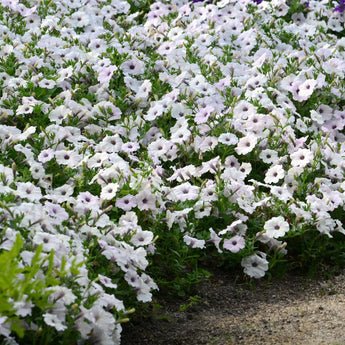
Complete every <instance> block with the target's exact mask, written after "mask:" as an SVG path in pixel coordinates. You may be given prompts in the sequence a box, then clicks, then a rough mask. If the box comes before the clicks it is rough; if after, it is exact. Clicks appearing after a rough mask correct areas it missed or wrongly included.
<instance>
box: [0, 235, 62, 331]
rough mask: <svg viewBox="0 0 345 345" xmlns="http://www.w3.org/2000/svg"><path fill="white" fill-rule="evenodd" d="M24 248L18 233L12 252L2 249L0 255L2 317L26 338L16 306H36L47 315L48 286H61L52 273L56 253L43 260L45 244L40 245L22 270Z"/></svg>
mask: <svg viewBox="0 0 345 345" xmlns="http://www.w3.org/2000/svg"><path fill="white" fill-rule="evenodd" d="M23 246H24V241H23V239H22V237H21V236H20V235H19V234H18V235H17V237H16V241H15V243H14V245H13V246H12V248H11V250H9V251H6V250H3V251H2V252H1V253H0V315H2V316H5V317H6V323H9V324H10V325H11V326H10V329H11V331H13V332H14V333H16V334H17V336H19V337H20V338H22V337H23V336H24V332H25V327H24V326H23V325H22V324H21V317H20V315H21V313H22V312H20V311H18V310H16V308H15V304H16V303H29V305H31V304H33V305H34V306H35V307H37V308H39V309H40V310H41V311H42V312H45V311H46V310H48V309H49V308H50V307H51V304H50V303H49V301H48V298H49V295H50V292H49V291H47V287H50V286H56V285H59V284H60V282H59V280H58V279H56V275H55V274H54V273H53V257H54V252H53V251H52V252H51V253H50V254H49V255H48V256H45V257H42V255H41V254H42V245H40V246H38V247H37V248H36V251H35V252H34V255H33V257H32V259H31V263H30V266H24V267H23V265H22V263H21V257H20V254H21V252H22V250H23ZM42 269H44V271H45V274H44V275H43V276H42V278H40V277H39V276H38V274H39V272H41V271H42ZM29 308H31V306H30V307H29ZM29 314H31V311H29Z"/></svg>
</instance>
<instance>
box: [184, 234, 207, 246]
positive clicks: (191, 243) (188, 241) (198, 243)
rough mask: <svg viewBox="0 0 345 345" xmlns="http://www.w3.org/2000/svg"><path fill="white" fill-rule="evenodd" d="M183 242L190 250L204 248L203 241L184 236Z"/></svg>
mask: <svg viewBox="0 0 345 345" xmlns="http://www.w3.org/2000/svg"><path fill="white" fill-rule="evenodd" d="M183 241H184V242H185V243H186V244H187V245H188V246H190V247H191V248H201V249H203V248H205V243H206V242H205V240H198V239H197V238H194V237H190V236H188V235H184V236H183Z"/></svg>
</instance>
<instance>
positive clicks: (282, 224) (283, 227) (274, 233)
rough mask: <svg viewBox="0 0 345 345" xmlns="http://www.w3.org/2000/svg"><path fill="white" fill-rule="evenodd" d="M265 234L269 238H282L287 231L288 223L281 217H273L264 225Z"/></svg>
mask: <svg viewBox="0 0 345 345" xmlns="http://www.w3.org/2000/svg"><path fill="white" fill-rule="evenodd" d="M264 229H265V230H266V232H265V234H266V235H267V236H269V237H271V238H278V237H282V236H284V235H285V234H286V233H287V232H288V231H289V223H288V222H287V221H286V220H285V219H284V218H283V217H282V216H279V217H273V218H271V219H270V220H268V221H266V223H265V225H264Z"/></svg>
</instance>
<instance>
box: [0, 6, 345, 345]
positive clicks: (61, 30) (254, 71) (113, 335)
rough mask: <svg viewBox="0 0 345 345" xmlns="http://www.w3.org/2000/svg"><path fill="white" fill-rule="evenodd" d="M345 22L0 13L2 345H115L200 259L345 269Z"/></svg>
mask: <svg viewBox="0 0 345 345" xmlns="http://www.w3.org/2000/svg"><path fill="white" fill-rule="evenodd" d="M343 9H344V3H343V1H342V0H341V1H340V2H337V1H328V0H321V1H320V0H310V1H308V2H307V1H296V0H290V1H283V0H271V1H269V0H261V1H256V0H255V1H252V0H240V1H238V0H236V1H235V0H221V1H213V2H212V3H210V1H205V2H204V1H189V2H188V1H187V0H172V1H165V2H164V1H163V2H153V1H151V2H150V1H140V0H128V1H125V0H113V1H112V0H108V1H96V0H73V1H70V0H66V1H63V0H62V1H53V2H52V1H34V0H32V1H30V0H27V1H16V0H1V7H0V32H1V35H0V39H1V44H0V85H1V87H0V97H1V98H0V145H1V150H0V194H1V198H0V219H1V222H0V230H1V232H0V238H1V241H0V339H1V342H2V343H3V344H11V345H12V344H50V343H59V344H71V343H73V344H109V345H110V344H120V342H121V341H120V340H121V323H122V322H126V321H128V319H129V318H130V315H131V314H132V313H133V312H134V308H138V307H139V308H140V306H142V305H143V304H145V303H149V302H151V300H152V296H153V293H154V292H155V291H158V290H159V289H162V288H164V289H167V287H169V288H170V290H171V291H172V292H174V293H175V292H176V291H177V293H178V290H181V293H183V289H184V285H186V286H187V285H188V284H190V283H194V282H196V281H198V279H201V277H202V276H203V275H207V272H204V271H203V270H199V269H198V267H197V264H198V262H200V261H201V260H202V259H205V257H206V258H207V257H212V258H214V259H215V260H218V262H226V264H227V265H230V266H231V267H241V268H242V269H243V271H244V273H245V274H246V275H248V276H249V277H251V278H261V277H264V276H265V274H270V269H272V268H273V267H275V266H276V265H277V264H278V263H282V262H283V263H284V262H285V263H293V265H295V266H296V265H297V266H298V265H299V264H301V265H302V263H303V262H304V261H308V260H309V261H311V262H316V261H318V260H319V259H320V258H324V257H329V258H340V259H341V257H342V256H341V254H342V252H343V250H344V247H345V245H344V239H345V238H344V234H345V230H344V227H343V226H344V224H343V223H344V201H345V179H344V171H345V146H344V142H345V135H344V126H345V108H344V106H345V102H344V94H345V82H344V72H345V39H344V14H343ZM169 276H170V280H168V279H167V277H169ZM170 284H172V285H170Z"/></svg>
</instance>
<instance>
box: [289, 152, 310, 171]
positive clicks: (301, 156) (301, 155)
mask: <svg viewBox="0 0 345 345" xmlns="http://www.w3.org/2000/svg"><path fill="white" fill-rule="evenodd" d="M290 158H291V165H292V166H293V167H302V168H304V167H305V166H306V165H307V164H309V163H311V162H312V160H313V158H314V154H313V152H312V151H310V150H309V149H298V150H297V151H296V152H293V153H292V154H291V155H290Z"/></svg>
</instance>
